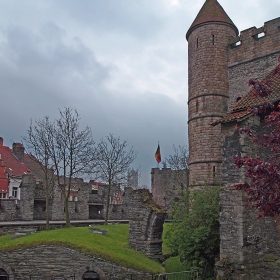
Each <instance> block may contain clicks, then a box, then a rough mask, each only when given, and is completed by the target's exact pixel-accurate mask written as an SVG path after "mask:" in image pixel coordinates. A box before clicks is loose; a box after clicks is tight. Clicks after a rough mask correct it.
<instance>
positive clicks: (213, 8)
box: [186, 0, 238, 39]
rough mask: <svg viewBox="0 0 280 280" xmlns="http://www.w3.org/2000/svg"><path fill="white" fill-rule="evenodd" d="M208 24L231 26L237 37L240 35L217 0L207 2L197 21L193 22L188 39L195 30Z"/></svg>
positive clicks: (207, 0)
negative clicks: (220, 23) (217, 23)
mask: <svg viewBox="0 0 280 280" xmlns="http://www.w3.org/2000/svg"><path fill="white" fill-rule="evenodd" d="M207 22H222V23H227V24H230V25H232V27H233V28H234V29H235V31H236V36H237V35H238V29H237V27H236V26H235V24H234V23H233V21H232V20H231V19H230V18H229V16H228V15H227V13H226V12H225V11H224V9H223V7H222V6H221V5H220V4H219V2H218V1H217V0H206V1H205V3H204V5H203V6H202V8H201V9H200V11H199V13H198V14H197V16H196V18H195V20H194V21H193V23H192V25H191V27H190V28H189V30H188V32H187V35H186V38H187V39H188V37H189V35H190V33H191V32H192V31H193V30H194V29H195V28H197V27H198V26H200V25H202V24H204V23H207Z"/></svg>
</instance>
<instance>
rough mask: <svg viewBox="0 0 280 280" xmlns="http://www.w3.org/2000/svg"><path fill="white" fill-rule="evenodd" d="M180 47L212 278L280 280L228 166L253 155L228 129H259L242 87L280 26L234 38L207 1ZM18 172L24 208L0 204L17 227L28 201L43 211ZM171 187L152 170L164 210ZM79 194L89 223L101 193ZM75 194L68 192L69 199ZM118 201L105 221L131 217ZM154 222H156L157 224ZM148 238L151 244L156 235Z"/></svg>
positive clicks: (213, 2)
mask: <svg viewBox="0 0 280 280" xmlns="http://www.w3.org/2000/svg"><path fill="white" fill-rule="evenodd" d="M186 39H187V41H188V75H189V77H188V84H189V100H188V106H189V117H188V135H189V184H190V185H193V186H200V185H201V184H204V183H205V182H207V184H208V185H209V186H211V185H220V184H221V185H222V187H221V214H220V224H221V230H220V234H221V245H220V261H219V262H217V270H218V277H220V278H219V279H237V280H245V279H248V280H253V279H266V280H269V279H271V280H272V279H280V266H279V264H280V246H279V238H278V236H279V229H277V225H276V223H275V221H273V220H272V219H268V218H265V219H261V220H257V219H256V213H255V212H254V211H252V210H248V209H245V207H244V205H245V204H246V196H245V195H244V194H243V193H242V192H240V191H237V190H235V188H234V185H235V184H237V183H242V182H244V181H245V180H246V178H245V176H244V170H242V169H240V170H239V169H236V167H235V166H234V165H233V162H232V157H233V156H234V155H236V154H239V155H243V154H250V155H253V154H254V153H255V152H256V151H255V150H254V149H253V148H252V146H251V143H250V141H249V139H248V138H246V136H239V135H236V134H234V125H235V124H236V123H237V122H238V123H240V124H241V125H248V124H251V125H252V124H253V125H254V126H256V127H258V128H260V130H261V127H262V126H263V123H262V121H263V120H261V119H260V118H258V117H256V116H252V115H251V114H249V113H248V111H247V110H246V109H247V107H248V106H253V105H256V104H254V103H252V99H251V96H252V92H251V91H250V88H249V86H248V80H249V79H250V78H252V77H253V78H258V79H263V78H266V77H267V76H268V75H270V72H271V71H272V70H273V69H274V68H275V67H276V65H277V58H278V56H279V54H280V18H276V19H273V20H270V21H267V22H265V23H264V25H263V26H262V27H259V28H256V27H251V28H248V29H246V30H244V31H241V32H240V33H239V31H238V29H237V27H236V25H235V24H234V23H233V22H232V20H231V19H230V18H229V16H228V15H227V13H226V12H225V11H224V9H223V8H222V7H221V5H220V4H219V3H218V1H217V0H206V1H205V3H204V5H203V7H202V8H201V10H200V11H199V13H198V15H197V16H196V18H195V20H194V21H193V23H192V25H191V27H190V28H189V30H188V31H187V34H186ZM273 83H274V84H273V86H272V88H273V91H274V94H275V96H276V97H277V98H276V99H274V100H273V101H279V100H280V78H279V77H278V78H276V79H275V80H274V81H273ZM2 144H3V143H2ZM15 148H16V147H15ZM0 163H2V161H1V158H0ZM0 171H1V165H0ZM24 172H27V174H26V175H25V176H24V178H25V180H24V181H23V183H22V184H21V190H20V191H21V193H22V194H24V193H25V194H28V196H27V199H28V200H29V202H28V203H27V204H26V205H25V204H24V203H23V202H22V203H23V204H22V205H21V210H19V209H20V208H19V207H16V205H15V204H14V202H5V203H6V204H5V206H4V200H2V202H1V204H0V211H2V210H5V209H6V210H7V209H10V210H11V209H12V210H13V211H14V217H16V218H14V219H18V218H17V216H16V215H17V214H19V211H23V212H24V215H26V216H25V218H24V219H25V220H32V219H34V212H33V211H31V210H30V209H33V208H32V207H31V208H30V201H31V200H32V201H33V202H32V203H34V204H33V207H35V206H36V207H37V208H36V209H41V208H43V203H42V202H41V201H40V195H39V192H38V195H37V197H36V195H35V194H36V192H33V193H35V194H34V197H32V198H31V197H30V194H31V193H30V192H28V191H27V192H24V190H25V189H27V186H29V185H30V184H31V183H30V175H29V174H28V170H25V171H24ZM0 174H2V173H1V172H0ZM184 176H185V175H184ZM175 185H176V184H175V183H174V181H173V180H171V170H169V169H166V168H163V169H162V170H160V169H158V168H154V169H152V193H153V199H154V201H156V203H157V204H159V205H161V206H162V207H167V208H168V210H170V207H172V200H174V199H176V197H177V196H179V195H180V193H176V192H180V190H175ZM34 190H35V185H34ZM84 190H85V192H83V191H81V189H79V188H78V189H77V192H82V193H81V195H80V197H83V198H84V199H85V200H87V199H89V200H88V201H87V202H86V203H84V204H82V203H83V200H84V199H82V200H81V201H80V200H78V201H77V200H75V199H73V203H72V204H71V206H70V207H71V213H72V215H73V217H75V218H76V219H83V218H85V217H86V216H87V217H88V215H89V213H90V217H93V218H96V217H98V215H100V213H102V205H103V204H104V201H103V200H102V195H100V196H99V192H100V190H101V189H100V188H98V187H97V186H93V185H87V186H86V187H85V189H84ZM0 191H1V190H0ZM74 193H75V191H74V189H73V197H75V194H74ZM89 194H90V195H91V198H90V197H89ZM171 198H172V199H171ZM30 199H31V200H30ZM56 199H57V201H56ZM59 199H60V196H59V193H58V192H57V193H56V195H55V196H54V205H57V207H55V208H54V211H53V217H54V218H55V219H59V218H60V217H62V215H63V207H61V206H60V205H59V201H58V200H59ZM112 199H113V198H112ZM118 199H119V200H118ZM125 199H126V198H122V197H121V194H119V195H118V194H117V195H116V197H115V200H114V201H119V203H115V205H117V204H118V205H120V206H113V203H112V208H111V213H112V215H114V216H116V217H120V218H124V217H126V213H129V212H130V213H134V214H135V215H136V213H135V209H133V207H132V208H130V210H129V211H128V208H129V207H128V208H126V207H125V205H126V203H127V202H126V200H125ZM133 199H135V197H133ZM133 199H132V200H133ZM120 201H121V202H120ZM88 202H89V203H88ZM79 204H80V205H79ZM128 204H129V203H128ZM140 204H141V203H140V202H139V200H137V203H136V202H135V205H137V207H139V209H140V208H141V207H142V205H140ZM90 205H92V206H90ZM5 207H6V208H5ZM7 207H8V208H7ZM24 209H26V210H24ZM81 209H83V210H81ZM84 209H86V211H85V210H84ZM90 209H91V210H90ZM2 213H3V211H2ZM6 213H8V212H7V211H6ZM38 213H41V214H40V215H43V212H42V211H41V212H40V211H39V212H37V215H39V214H38ZM114 213H115V214H114ZM0 214H1V212H0ZM138 216H139V215H138ZM145 217H146V216H145ZM147 217H148V215H147ZM0 218H1V215H0ZM41 218H43V217H42V216H41ZM131 218H133V217H131ZM5 219H6V220H7V218H5ZM5 219H4V220H5ZM139 219H140V218H139ZM158 219H159V218H158ZM160 219H161V220H163V217H161V218H160ZM134 222H135V227H136V228H137V227H138V226H139V225H138V224H137V223H138V222H139V221H137V219H136V220H135V221H134ZM154 224H156V223H154ZM135 232H137V230H135ZM151 232H153V234H154V235H155V236H156V234H157V231H156V230H152V231H151ZM137 240H138V239H137V238H136V237H135V238H134V239H133V241H131V244H134V246H135V247H137V246H140V247H141V246H142V245H143V244H140V245H139V244H137V242H136V241H137Z"/></svg>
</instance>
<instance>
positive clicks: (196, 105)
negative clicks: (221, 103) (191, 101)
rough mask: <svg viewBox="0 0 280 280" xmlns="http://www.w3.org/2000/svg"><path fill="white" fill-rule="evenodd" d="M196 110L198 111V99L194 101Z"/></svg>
mask: <svg viewBox="0 0 280 280" xmlns="http://www.w3.org/2000/svg"><path fill="white" fill-rule="evenodd" d="M195 105H196V112H197V113H198V101H196V104H195Z"/></svg>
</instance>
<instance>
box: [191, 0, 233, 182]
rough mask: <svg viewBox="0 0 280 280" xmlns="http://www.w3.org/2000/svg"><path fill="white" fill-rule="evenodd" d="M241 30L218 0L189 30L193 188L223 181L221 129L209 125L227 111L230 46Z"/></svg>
mask: <svg viewBox="0 0 280 280" xmlns="http://www.w3.org/2000/svg"><path fill="white" fill-rule="evenodd" d="M237 35H238V29H237V28H236V26H235V25H234V23H233V22H232V20H231V19H230V18H229V17H228V15H227V14H226V12H225V11H224V9H223V8H222V7H221V5H220V4H219V3H218V1H216V0H206V1H205V3H204V5H203V7H202V8H201V10H200V11H199V13H198V15H197V17H196V18H195V20H194V22H193V23H192V25H191V27H190V28H189V30H188V32H187V35H186V38H187V40H188V80H189V82H188V83H189V100H188V108H189V119H188V134H189V168H190V179H189V182H190V184H192V185H201V183H202V182H204V181H205V180H207V182H208V183H209V184H217V182H218V180H219V178H220V165H221V162H222V155H221V128H220V127H219V126H216V127H215V128H213V127H212V126H210V125H209V124H210V123H211V122H213V121H215V120H216V119H218V118H220V117H221V116H223V115H225V113H226V112H227V108H228V42H229V38H231V37H236V36H237Z"/></svg>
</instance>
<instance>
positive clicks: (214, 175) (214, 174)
mask: <svg viewBox="0 0 280 280" xmlns="http://www.w3.org/2000/svg"><path fill="white" fill-rule="evenodd" d="M215 177H216V166H213V178H215Z"/></svg>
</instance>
